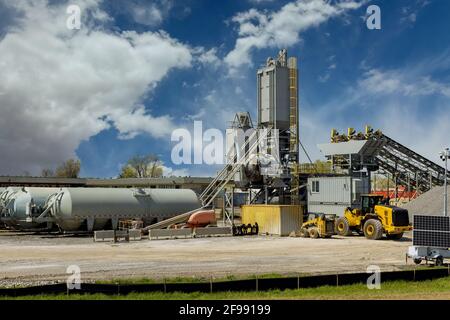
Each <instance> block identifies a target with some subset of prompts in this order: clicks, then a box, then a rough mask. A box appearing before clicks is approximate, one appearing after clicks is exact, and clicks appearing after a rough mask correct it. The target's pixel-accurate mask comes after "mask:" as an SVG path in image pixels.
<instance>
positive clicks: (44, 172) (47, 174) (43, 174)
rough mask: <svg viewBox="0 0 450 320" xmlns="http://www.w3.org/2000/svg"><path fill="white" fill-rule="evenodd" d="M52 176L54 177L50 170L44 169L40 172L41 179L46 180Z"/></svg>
mask: <svg viewBox="0 0 450 320" xmlns="http://www.w3.org/2000/svg"><path fill="white" fill-rule="evenodd" d="M54 176H55V173H54V172H53V170H52V169H47V168H45V169H42V171H41V177H44V178H48V177H54Z"/></svg>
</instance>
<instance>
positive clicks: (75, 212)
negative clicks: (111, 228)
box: [48, 188, 201, 231]
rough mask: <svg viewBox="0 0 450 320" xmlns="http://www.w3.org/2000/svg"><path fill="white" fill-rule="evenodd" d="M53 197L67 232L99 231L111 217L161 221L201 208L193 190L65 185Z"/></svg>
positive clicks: (54, 211) (53, 207)
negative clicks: (68, 186)
mask: <svg viewBox="0 0 450 320" xmlns="http://www.w3.org/2000/svg"><path fill="white" fill-rule="evenodd" d="M52 198H53V199H52ZM52 198H51V199H50V200H49V202H48V205H49V206H50V215H51V216H52V217H53V218H54V220H55V222H56V223H57V224H58V226H59V227H60V228H61V229H62V230H65V231H74V230H79V229H80V228H83V226H84V224H87V225H86V227H87V230H98V229H100V228H102V227H103V226H104V225H105V223H106V222H108V221H109V220H111V219H113V220H116V221H117V220H118V219H137V218H141V219H143V220H144V221H146V222H150V221H152V220H153V221H154V220H155V219H157V221H161V220H164V219H166V218H170V217H173V216H176V215H178V214H181V213H185V212H188V211H191V210H194V209H197V208H200V207H201V205H200V202H199V200H198V196H197V194H196V193H195V192H194V191H192V190H190V189H127V188H62V189H61V191H60V192H59V193H57V194H55V195H53V196H52ZM83 229H84V228H83Z"/></svg>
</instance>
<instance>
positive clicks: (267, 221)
mask: <svg viewBox="0 0 450 320" xmlns="http://www.w3.org/2000/svg"><path fill="white" fill-rule="evenodd" d="M302 212H303V209H302V207H301V206H295V205H245V206H242V223H243V224H249V223H250V224H252V225H253V224H255V222H257V223H258V225H259V233H260V234H270V235H280V236H288V235H289V234H290V233H291V232H292V231H297V230H298V229H299V228H300V225H301V223H302V221H303V215H302Z"/></svg>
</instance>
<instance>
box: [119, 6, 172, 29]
mask: <svg viewBox="0 0 450 320" xmlns="http://www.w3.org/2000/svg"><path fill="white" fill-rule="evenodd" d="M172 7H173V2H172V1H171V0H155V1H152V2H151V3H149V2H142V1H138V2H134V3H133V2H131V1H130V2H127V6H126V8H127V9H128V10H129V12H130V13H131V15H132V17H133V19H134V21H136V22H137V23H139V24H143V25H147V26H152V27H154V26H158V25H160V24H161V23H163V21H164V19H165V18H166V17H167V15H168V14H169V12H170V10H171V9H172Z"/></svg>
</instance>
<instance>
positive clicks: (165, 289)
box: [164, 278, 167, 293]
mask: <svg viewBox="0 0 450 320" xmlns="http://www.w3.org/2000/svg"><path fill="white" fill-rule="evenodd" d="M164 293H167V288H166V278H164Z"/></svg>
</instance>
